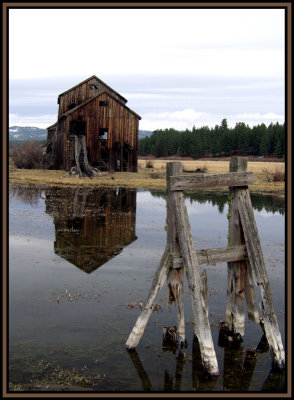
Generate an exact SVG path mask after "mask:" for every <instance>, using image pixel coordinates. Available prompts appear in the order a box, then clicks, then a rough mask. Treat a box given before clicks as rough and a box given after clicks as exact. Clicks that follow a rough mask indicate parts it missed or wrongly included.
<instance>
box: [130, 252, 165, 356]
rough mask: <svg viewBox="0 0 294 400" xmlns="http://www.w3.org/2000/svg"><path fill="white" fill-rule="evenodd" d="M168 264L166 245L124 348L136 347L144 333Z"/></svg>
mask: <svg viewBox="0 0 294 400" xmlns="http://www.w3.org/2000/svg"><path fill="white" fill-rule="evenodd" d="M169 264H170V257H169V247H168V246H167V247H166V248H165V251H164V253H163V256H162V258H161V261H160V263H159V265H158V268H157V271H156V273H155V276H154V278H153V282H152V286H151V289H150V292H149V296H148V299H147V302H146V304H145V307H144V309H143V311H142V312H141V314H140V315H139V317H138V319H137V321H136V323H135V326H134V327H133V330H132V332H131V333H130V335H129V337H128V340H127V342H126V348H127V349H128V350H132V349H135V348H136V346H137V345H138V343H139V341H140V339H141V336H142V335H143V333H144V329H145V327H146V325H147V322H148V321H149V318H150V316H151V314H152V312H153V302H154V300H155V297H156V295H157V293H158V291H159V290H160V289H161V288H162V286H163V284H164V282H165V280H166V276H167V273H168V271H169Z"/></svg>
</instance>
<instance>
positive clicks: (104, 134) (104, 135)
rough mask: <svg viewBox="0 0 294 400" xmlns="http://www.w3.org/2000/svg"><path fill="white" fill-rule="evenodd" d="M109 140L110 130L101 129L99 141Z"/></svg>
mask: <svg viewBox="0 0 294 400" xmlns="http://www.w3.org/2000/svg"><path fill="white" fill-rule="evenodd" d="M107 138H108V129H106V128H100V129H99V139H107Z"/></svg>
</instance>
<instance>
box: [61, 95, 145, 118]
mask: <svg viewBox="0 0 294 400" xmlns="http://www.w3.org/2000/svg"><path fill="white" fill-rule="evenodd" d="M103 93H105V94H106V95H107V96H109V97H110V98H112V99H113V100H114V101H116V102H117V103H119V104H120V105H121V106H122V107H124V108H125V109H127V110H128V111H130V112H131V113H132V114H133V115H134V116H135V117H136V118H138V119H141V117H140V115H138V114H136V113H135V111H133V110H131V109H130V108H129V107H127V106H126V105H125V104H124V103H122V102H121V101H119V100H118V99H117V98H115V97H114V96H112V95H111V94H110V93H108V92H107V91H106V90H105V89H103V90H100V92H98V93H97V94H96V95H95V96H93V97H91V98H90V99H88V100H86V101H84V102H83V103H81V104H79V105H78V106H76V107H74V108H72V109H71V110H69V111H67V112H65V113H63V114H61V115H60V116H59V119H60V118H65V117H67V116H68V115H70V114H71V113H73V112H74V111H77V110H78V109H80V108H82V107H84V106H85V105H86V104H88V103H90V102H91V101H93V100H94V99H96V98H97V97H99V96H101V94H103Z"/></svg>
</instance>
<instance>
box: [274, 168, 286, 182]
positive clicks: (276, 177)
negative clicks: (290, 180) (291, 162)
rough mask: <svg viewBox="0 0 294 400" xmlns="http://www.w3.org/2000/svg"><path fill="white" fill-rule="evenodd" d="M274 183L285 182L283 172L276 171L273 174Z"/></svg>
mask: <svg viewBox="0 0 294 400" xmlns="http://www.w3.org/2000/svg"><path fill="white" fill-rule="evenodd" d="M273 181H274V182H285V171H282V170H280V169H277V168H276V170H275V171H274V172H273Z"/></svg>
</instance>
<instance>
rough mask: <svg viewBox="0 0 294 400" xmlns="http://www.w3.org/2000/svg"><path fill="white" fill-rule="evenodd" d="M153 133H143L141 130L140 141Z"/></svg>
mask: <svg viewBox="0 0 294 400" xmlns="http://www.w3.org/2000/svg"><path fill="white" fill-rule="evenodd" d="M152 133H153V131H141V130H140V129H139V139H143V138H144V137H147V136H151V135H152Z"/></svg>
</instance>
